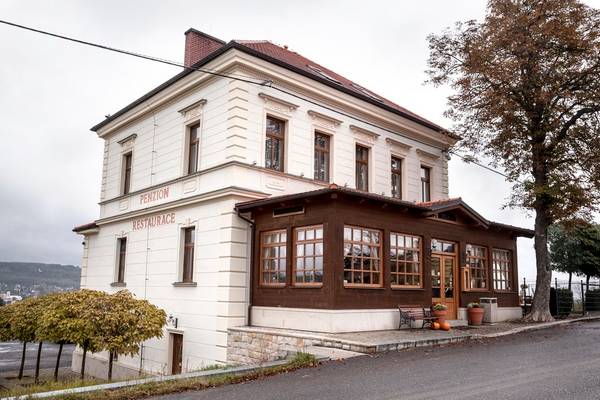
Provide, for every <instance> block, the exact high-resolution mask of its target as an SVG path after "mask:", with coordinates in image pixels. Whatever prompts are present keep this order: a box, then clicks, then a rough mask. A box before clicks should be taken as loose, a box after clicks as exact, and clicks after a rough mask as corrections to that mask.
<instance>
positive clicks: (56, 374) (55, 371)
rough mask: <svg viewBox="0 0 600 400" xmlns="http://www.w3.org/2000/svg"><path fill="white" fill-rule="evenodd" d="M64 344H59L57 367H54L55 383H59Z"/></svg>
mask: <svg viewBox="0 0 600 400" xmlns="http://www.w3.org/2000/svg"><path fill="white" fill-rule="evenodd" d="M63 345H64V343H63V342H60V343H59V344H58V355H57V356H56V366H55V367H54V382H58V369H59V368H60V356H61V354H62V350H63Z"/></svg>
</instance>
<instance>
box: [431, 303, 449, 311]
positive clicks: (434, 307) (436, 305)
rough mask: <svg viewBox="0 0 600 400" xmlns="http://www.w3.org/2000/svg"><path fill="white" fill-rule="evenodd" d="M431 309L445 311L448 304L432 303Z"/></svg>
mask: <svg viewBox="0 0 600 400" xmlns="http://www.w3.org/2000/svg"><path fill="white" fill-rule="evenodd" d="M431 309H432V310H433V311H446V310H447V309H448V306H446V305H445V304H440V303H438V304H434V305H433V306H432V307H431Z"/></svg>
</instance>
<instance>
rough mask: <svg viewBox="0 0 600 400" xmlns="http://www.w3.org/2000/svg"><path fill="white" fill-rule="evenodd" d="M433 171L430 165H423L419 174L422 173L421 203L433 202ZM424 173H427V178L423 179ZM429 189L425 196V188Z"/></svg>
mask: <svg viewBox="0 0 600 400" xmlns="http://www.w3.org/2000/svg"><path fill="white" fill-rule="evenodd" d="M431 170H432V168H431V167H430V166H428V165H423V164H421V168H420V170H419V172H421V201H422V202H423V203H425V202H428V201H431ZM423 171H427V174H426V175H427V176H426V177H423ZM425 187H427V196H425V190H424V188H425Z"/></svg>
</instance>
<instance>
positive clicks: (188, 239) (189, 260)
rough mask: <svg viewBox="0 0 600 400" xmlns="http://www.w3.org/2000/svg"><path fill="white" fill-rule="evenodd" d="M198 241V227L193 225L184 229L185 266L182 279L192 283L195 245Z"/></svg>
mask: <svg viewBox="0 0 600 400" xmlns="http://www.w3.org/2000/svg"><path fill="white" fill-rule="evenodd" d="M195 243H196V229H195V228H194V227H193V226H192V227H189V228H184V229H183V268H182V273H181V281H182V282H185V283H192V282H193V281H194V246H195Z"/></svg>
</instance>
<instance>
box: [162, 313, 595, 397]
mask: <svg viewBox="0 0 600 400" xmlns="http://www.w3.org/2000/svg"><path fill="white" fill-rule="evenodd" d="M153 399H161V400H167V399H168V400H175V399H177V400H186V399H190V400H191V399H194V400H201V399H211V400H215V399H218V400H255V399H277V400H290V399H327V400H333V399H336V400H337V399H343V400H359V399H360V400H363V399H374V400H380V399H390V400H391V399H400V400H416V399H436V400H437V399H444V400H448V399H503V400H504V399H519V400H523V399H544V400H554V399H560V400H565V399H569V400H571V399H575V400H578V399H582V400H583V399H585V400H591V399H600V322H588V323H578V324H571V325H569V326H561V327H555V328H552V329H546V330H541V331H535V332H530V333H522V334H519V335H515V336H509V337H504V338H498V339H488V340H486V341H482V342H468V343H462V344H457V345H452V346H449V347H443V348H434V349H417V350H412V351H405V352H393V353H387V354H382V355H378V356H373V357H370V356H362V357H356V358H352V359H348V360H345V361H342V362H329V363H326V364H324V365H321V366H319V367H316V368H309V369H302V370H298V371H295V372H293V373H289V374H283V375H277V376H273V377H269V378H264V379H260V380H256V381H251V382H246V383H243V384H237V385H228V386H222V387H219V388H214V389H208V390H204V391H199V392H188V393H178V394H174V395H168V396H161V397H154V398H153Z"/></svg>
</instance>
